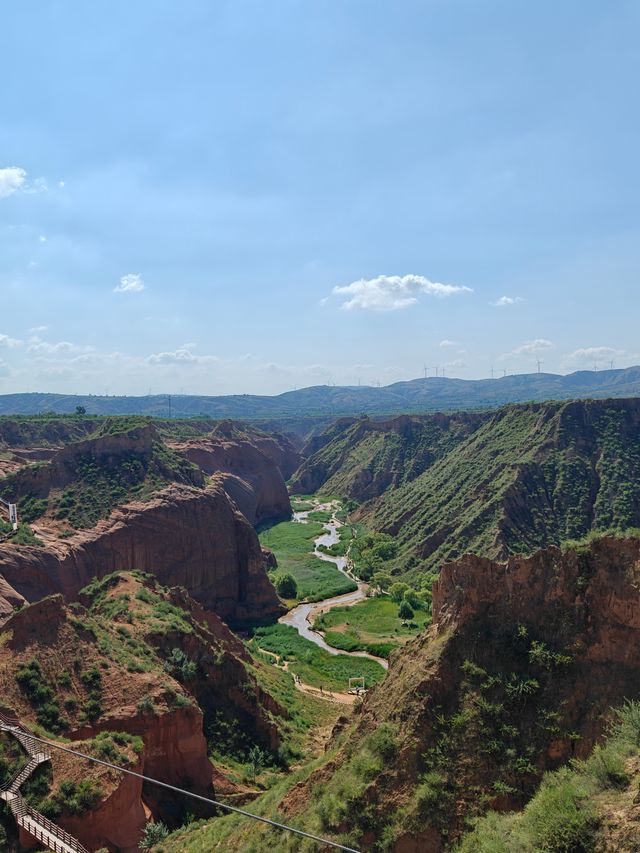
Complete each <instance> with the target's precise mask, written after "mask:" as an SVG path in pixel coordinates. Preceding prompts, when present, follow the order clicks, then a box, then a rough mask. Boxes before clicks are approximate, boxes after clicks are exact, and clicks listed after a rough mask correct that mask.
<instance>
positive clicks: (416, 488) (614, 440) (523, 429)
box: [368, 400, 640, 571]
mask: <svg viewBox="0 0 640 853" xmlns="http://www.w3.org/2000/svg"><path fill="white" fill-rule="evenodd" d="M639 418H640V406H638V404H637V402H636V401H626V400H621V401H603V402H581V403H567V404H559V403H558V404H531V405H526V406H514V407H510V408H507V409H503V410H502V411H500V412H498V413H496V414H495V416H494V417H493V418H492V419H491V420H490V421H489V422H488V423H486V424H485V425H484V426H482V427H480V429H478V430H477V432H476V433H475V434H474V435H472V436H471V437H470V438H468V439H467V440H466V441H465V442H464V443H462V444H461V445H460V446H459V447H458V448H457V449H456V450H455V451H454V452H452V453H450V454H448V455H447V456H446V457H444V458H442V459H440V460H438V461H437V462H436V463H435V464H434V465H433V466H432V467H431V468H429V469H428V470H427V471H425V472H424V473H423V474H422V475H421V476H420V477H418V478H417V479H416V480H414V481H413V482H411V483H408V484H406V485H405V486H402V487H400V488H399V489H397V490H390V491H389V492H388V493H386V494H385V495H384V497H383V498H382V499H381V500H380V501H379V502H378V503H377V504H376V505H375V506H374V507H373V508H372V510H371V512H370V514H369V516H368V522H369V523H370V524H371V525H372V526H373V527H374V528H376V529H382V530H386V531H388V532H393V533H396V534H397V536H398V539H399V542H400V545H401V548H402V549H403V552H404V555H405V559H404V561H403V568H404V569H405V570H412V569H413V570H414V571H422V570H424V569H428V568H437V567H438V566H439V565H441V564H442V562H445V561H447V560H452V559H456V558H457V557H459V556H460V555H461V554H463V553H465V552H467V551H473V552H476V553H480V554H483V555H486V556H490V557H504V556H505V555H506V554H509V553H530V552H532V551H534V550H535V549H537V548H539V547H543V546H545V545H550V544H560V543H561V542H563V541H564V540H566V539H570V538H580V537H582V536H584V535H585V534H586V533H588V532H589V530H591V529H596V530H604V529H608V528H617V529H625V528H628V527H633V526H637V525H638V523H639V522H640V432H639V431H638V428H637V422H638V420H639Z"/></svg>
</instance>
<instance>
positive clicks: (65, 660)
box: [0, 573, 288, 853]
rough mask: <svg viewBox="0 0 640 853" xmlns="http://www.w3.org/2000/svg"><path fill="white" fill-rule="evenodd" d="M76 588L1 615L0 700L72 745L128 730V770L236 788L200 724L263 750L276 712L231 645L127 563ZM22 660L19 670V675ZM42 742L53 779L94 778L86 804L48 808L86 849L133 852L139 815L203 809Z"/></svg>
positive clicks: (209, 787)
mask: <svg viewBox="0 0 640 853" xmlns="http://www.w3.org/2000/svg"><path fill="white" fill-rule="evenodd" d="M82 599H83V602H84V604H85V605H86V607H84V606H82V605H80V604H73V605H70V606H69V605H67V604H65V602H64V600H63V598H62V596H59V595H57V596H51V597H48V598H45V599H42V600H40V601H39V602H37V603H36V604H33V605H28V606H25V607H24V608H23V609H22V610H20V611H17V612H15V613H14V614H13V615H12V616H11V617H10V618H9V619H8V620H7V621H6V622H5V624H4V626H3V628H2V639H3V642H2V643H1V644H0V696H2V703H3V706H4V707H5V708H6V709H7V710H9V711H10V713H11V714H12V715H15V716H17V717H18V718H19V719H20V720H21V721H22V722H23V723H24V724H25V725H28V726H29V725H32V724H33V723H34V722H35V721H38V722H39V723H40V724H41V725H43V726H44V727H45V728H46V729H47V730H49V731H54V732H57V733H59V734H64V736H65V737H66V738H67V739H70V740H71V741H73V743H74V744H75V745H76V746H77V748H78V749H79V750H80V751H83V752H87V751H88V752H92V751H93V750H95V749H96V746H94V744H95V745H98V747H99V745H100V741H99V740H95V739H96V736H98V735H100V736H101V737H104V736H105V733H114V732H115V733H124V734H125V735H127V736H128V735H133V736H136V737H137V738H139V739H140V742H141V746H142V748H141V749H140V751H139V752H135V753H132V752H131V750H129V753H130V755H129V758H130V759H133V764H130V767H131V769H133V770H135V771H138V772H141V773H144V774H145V775H148V776H151V777H153V778H155V779H158V780H160V781H161V782H165V783H168V784H172V785H176V786H178V787H186V788H188V789H189V790H191V791H193V792H194V793H197V794H202V795H204V796H215V795H233V794H237V793H239V792H240V790H241V789H240V788H239V787H238V785H237V784H236V783H235V782H234V781H231V780H230V779H228V778H227V777H226V776H225V775H224V774H223V773H222V772H221V770H220V768H217V767H216V766H214V764H212V762H211V761H210V759H209V757H208V754H207V753H208V745H207V739H206V737H205V734H206V735H207V737H210V738H211V740H212V741H213V742H214V743H216V747H217V748H218V749H219V750H220V751H224V748H225V746H228V744H225V743H224V742H223V736H222V735H220V734H219V731H222V732H224V731H227V730H228V723H225V721H229V722H231V723H233V726H234V731H235V732H236V733H240V732H241V733H242V736H243V738H245V740H244V741H243V743H247V744H249V745H251V744H252V743H255V744H259V745H260V746H261V747H262V748H263V749H266V750H268V751H270V752H271V753H272V754H275V752H276V751H277V749H278V747H279V746H280V743H281V740H280V732H279V728H278V725H279V724H282V723H284V721H285V720H286V719H287V717H288V713H287V711H286V710H285V709H284V708H282V707H281V706H280V705H279V703H278V702H277V701H276V700H275V699H274V698H273V697H272V696H270V695H269V694H268V693H266V692H265V690H264V689H263V688H262V687H261V686H260V685H259V684H258V682H257V681H256V678H255V676H254V675H253V674H252V672H251V671H250V669H249V666H248V664H250V663H251V659H250V657H249V655H248V653H247V651H246V650H245V648H244V646H243V644H242V643H241V642H240V641H239V640H238V639H237V637H235V636H234V635H233V634H232V633H231V631H230V630H229V629H228V628H227V627H226V625H225V624H224V623H223V622H222V621H221V620H220V619H219V617H217V616H216V615H215V614H214V613H211V612H209V611H206V610H204V609H203V608H202V607H201V606H200V605H199V604H198V603H197V602H195V601H194V600H193V599H192V598H191V597H190V596H189V595H188V593H187V592H186V591H185V590H183V589H171V590H167V589H165V588H163V587H161V586H160V585H159V584H157V583H156V582H155V581H154V580H153V579H151V578H149V577H146V576H142V575H139V574H134V575H131V574H128V573H123V574H116V575H111V576H109V577H108V578H105V579H104V580H103V581H100V582H94V583H93V584H92V585H91V587H90V590H89V591H88V592H86V593H83V596H82ZM182 665H188V666H187V668H184V669H183V668H181V666H182ZM25 668H26V669H27V670H29V671H30V675H29V678H28V679H27V681H25V680H24V678H22V677H21V675H20V673H21V672H24V671H25ZM33 685H36V686H37V690H35V688H34V687H33ZM43 697H45V698H43ZM216 726H218V727H219V728H216ZM220 727H221V728H220ZM110 737H111V736H110ZM129 741H130V742H131V743H133V741H131V739H129ZM117 743H118V742H117V741H116V747H117ZM117 748H119V747H117ZM53 752H54V754H53V770H54V773H53V780H52V785H53V788H56V789H57V788H58V787H59V785H60V782H61V781H62V780H64V779H71V780H72V781H73V780H77V781H79V780H81V779H83V778H91V779H93V780H94V781H95V782H96V783H97V784H98V785H99V788H100V792H101V793H100V797H99V801H98V802H97V803H96V804H94V805H93V806H92V807H91V810H90V811H89V812H86V813H84V814H83V815H82V816H81V817H77V816H74V815H73V814H67V813H66V812H63V813H62V814H61V815H60V817H59V818H58V819H57V820H58V823H59V825H60V826H62V828H63V829H65V830H66V831H68V832H70V833H72V834H74V835H75V836H76V837H77V838H79V840H80V841H81V842H82V843H83V844H85V846H87V847H88V848H89V849H97V848H100V847H105V846H106V847H108V849H109V850H112V851H113V850H123V851H126V853H133V851H135V850H136V849H137V844H138V841H139V839H140V835H141V831H142V829H143V827H144V824H145V822H146V820H147V817H148V816H149V815H151V816H153V817H154V818H155V819H158V820H163V821H164V822H165V823H167V824H168V825H170V826H176V825H179V824H180V823H181V821H182V820H183V819H184V817H185V815H186V814H187V813H191V814H194V815H196V816H200V815H210V814H211V810H210V809H209V808H208V807H206V806H204V807H203V809H199V808H198V804H197V803H194V802H193V801H185V799H184V797H181V796H178V795H174V794H172V793H171V792H169V791H166V790H165V789H162V788H158V787H154V786H151V785H145V786H144V787H142V785H141V784H140V780H136V779H132V778H131V777H127V776H124V777H120V776H118V775H117V774H113V773H112V774H109V773H108V771H107V775H105V774H104V772H103V768H97V769H96V767H95V766H94V765H90V764H83V763H79V762H78V760H77V759H74V758H73V757H71V756H68V755H67V754H64V753H61V754H59V753H57V752H55V751H53ZM93 754H96V755H97V756H98V757H101V753H100V752H93ZM110 757H112V756H110ZM116 763H118V762H116Z"/></svg>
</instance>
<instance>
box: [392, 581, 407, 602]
mask: <svg viewBox="0 0 640 853" xmlns="http://www.w3.org/2000/svg"><path fill="white" fill-rule="evenodd" d="M408 589H409V584H408V583H401V582H398V583H394V584H392V585H391V586H390V587H389V595H390V596H391V598H392V599H393V600H394V601H395V602H396V603H397V604H400V602H401V601H402V597H403V596H404V594H405V592H406V591H407V590H408Z"/></svg>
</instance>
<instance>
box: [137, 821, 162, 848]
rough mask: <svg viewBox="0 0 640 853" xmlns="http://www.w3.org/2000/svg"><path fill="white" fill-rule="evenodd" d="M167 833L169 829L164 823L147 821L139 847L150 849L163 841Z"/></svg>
mask: <svg viewBox="0 0 640 853" xmlns="http://www.w3.org/2000/svg"><path fill="white" fill-rule="evenodd" d="M168 835H169V830H168V829H167V827H166V826H165V825H164V823H148V824H147V825H146V826H145V828H144V831H143V833H142V840H141V841H140V845H139V846H140V849H141V850H151V849H152V848H153V847H154V846H155V845H156V844H159V843H160V842H161V841H164V840H165V838H166V837H167V836H168Z"/></svg>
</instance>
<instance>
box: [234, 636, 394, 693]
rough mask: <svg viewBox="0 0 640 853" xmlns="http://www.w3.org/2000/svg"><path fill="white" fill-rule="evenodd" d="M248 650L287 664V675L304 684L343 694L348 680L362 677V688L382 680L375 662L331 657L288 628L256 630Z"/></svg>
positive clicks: (358, 658)
mask: <svg viewBox="0 0 640 853" xmlns="http://www.w3.org/2000/svg"><path fill="white" fill-rule="evenodd" d="M249 648H250V649H251V650H252V651H253V652H255V653H257V652H259V650H260V649H265V650H266V651H268V652H272V653H273V654H275V655H277V656H278V657H279V658H280V660H281V661H282V662H285V661H287V662H288V667H289V670H290V671H291V672H294V673H295V674H296V675H298V676H299V677H300V679H301V680H302V681H303V682H304V683H305V684H310V685H312V686H313V687H322V688H323V689H326V690H338V691H343V692H344V691H345V690H346V689H347V687H348V685H349V678H355V677H357V676H364V678H365V685H366V686H367V687H372V686H373V685H374V684H378V683H379V682H380V681H382V680H383V678H384V677H385V670H384V669H383V668H382V667H381V666H380V664H379V663H376V662H375V661H372V660H368V659H367V658H360V657H351V656H350V655H340V654H339V655H332V654H330V653H329V652H326V651H324V649H321V648H320V647H319V646H317V645H316V644H315V643H312V642H311V640H307V639H305V638H304V637H301V636H300V634H299V633H298V632H297V631H296V629H295V628H292V627H291V626H290V625H271V626H269V627H266V628H256V629H255V631H254V634H253V637H252V639H251V640H250V641H249Z"/></svg>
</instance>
